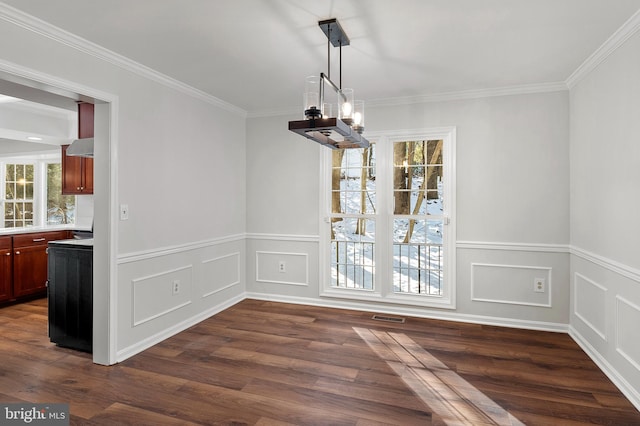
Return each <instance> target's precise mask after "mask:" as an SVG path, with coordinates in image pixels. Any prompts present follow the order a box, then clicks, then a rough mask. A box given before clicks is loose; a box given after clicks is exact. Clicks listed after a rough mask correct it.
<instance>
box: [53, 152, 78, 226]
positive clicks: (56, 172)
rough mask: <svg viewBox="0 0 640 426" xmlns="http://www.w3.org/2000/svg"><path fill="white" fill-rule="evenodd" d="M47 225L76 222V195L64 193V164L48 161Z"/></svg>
mask: <svg viewBox="0 0 640 426" xmlns="http://www.w3.org/2000/svg"><path fill="white" fill-rule="evenodd" d="M46 168H47V225H64V224H70V223H74V220H75V212H76V197H75V196H73V195H62V165H61V164H60V163H47V164H46Z"/></svg>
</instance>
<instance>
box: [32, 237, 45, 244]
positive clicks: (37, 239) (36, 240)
mask: <svg viewBox="0 0 640 426" xmlns="http://www.w3.org/2000/svg"><path fill="white" fill-rule="evenodd" d="M46 240H47V239H46V238H34V239H33V242H34V243H38V242H40V241H46Z"/></svg>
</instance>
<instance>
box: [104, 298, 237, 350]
mask: <svg viewBox="0 0 640 426" xmlns="http://www.w3.org/2000/svg"><path fill="white" fill-rule="evenodd" d="M244 299H246V297H245V295H244V294H240V295H238V296H235V297H233V298H231V299H229V300H226V301H224V302H223V303H220V304H218V305H216V306H214V307H212V308H210V309H207V310H206V311H204V312H200V313H198V314H197V315H194V316H192V317H191V318H188V319H186V320H184V321H182V322H180V323H178V324H176V325H174V326H173V327H171V328H168V329H166V330H162V331H161V332H160V333H157V334H154V335H153V336H149V337H147V338H146V339H144V340H142V341H140V342H138V343H136V344H135V345H131V346H129V347H126V348H124V349H122V350H119V351H118V352H117V353H116V362H122V361H124V360H125V359H127V358H130V357H132V356H134V355H136V354H138V353H140V352H142V351H144V350H146V349H149V348H150V347H152V346H153V345H156V344H158V343H160V342H162V341H163V340H165V339H168V338H169V337H171V336H173V335H176V334H178V333H180V332H181V331H184V330H186V329H187V328H189V327H192V326H194V325H196V324H198V323H200V322H202V321H204V320H205V319H207V318H209V317H211V316H213V315H215V314H217V313H219V312H222V311H224V310H225V309H227V308H230V307H231V306H233V305H235V304H236V303H239V302H242V301H243V300H244Z"/></svg>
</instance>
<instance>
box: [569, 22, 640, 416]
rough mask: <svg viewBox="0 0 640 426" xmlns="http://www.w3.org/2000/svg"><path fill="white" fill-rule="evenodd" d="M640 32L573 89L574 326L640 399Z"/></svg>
mask: <svg viewBox="0 0 640 426" xmlns="http://www.w3.org/2000/svg"><path fill="white" fill-rule="evenodd" d="M639 117H640V33H636V34H635V35H634V36H633V37H631V38H630V39H629V40H627V42H626V43H625V44H623V45H622V47H620V48H618V49H617V50H615V52H613V53H612V54H611V55H610V56H608V57H607V59H606V60H605V61H604V62H602V63H601V64H600V65H599V66H598V67H597V68H595V69H594V70H593V71H592V72H591V73H589V74H588V75H587V76H586V77H585V78H583V79H582V80H581V81H580V82H579V83H578V84H577V85H576V86H575V87H573V88H572V90H571V250H572V256H571V285H572V286H573V288H572V290H573V291H572V300H571V334H572V335H573V336H574V338H575V339H576V340H578V342H579V343H580V344H581V345H582V346H583V348H585V350H586V351H587V352H588V353H589V354H590V355H591V357H592V358H594V359H595V360H596V362H598V363H599V365H600V366H601V367H602V368H603V370H604V371H605V372H606V373H607V374H608V375H609V377H611V378H612V379H613V380H614V382H616V384H617V385H618V386H619V387H620V388H621V389H622V390H623V392H625V394H626V395H627V397H629V398H630V399H631V401H632V402H634V404H635V405H636V407H640V339H639V338H638V337H639V334H638V324H640V245H639V244H638V236H640V221H639V220H638V217H639V215H638V213H639V212H640V196H639V194H640V191H639V182H640V144H639V143H638V141H640V120H639V119H638V118H639Z"/></svg>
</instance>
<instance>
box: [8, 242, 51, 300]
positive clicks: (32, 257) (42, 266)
mask: <svg viewBox="0 0 640 426" xmlns="http://www.w3.org/2000/svg"><path fill="white" fill-rule="evenodd" d="M46 288H47V246H46V245H37V246H31V247H15V248H14V249H13V296H14V297H21V296H28V295H30V294H35V293H43V292H44V291H46Z"/></svg>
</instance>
